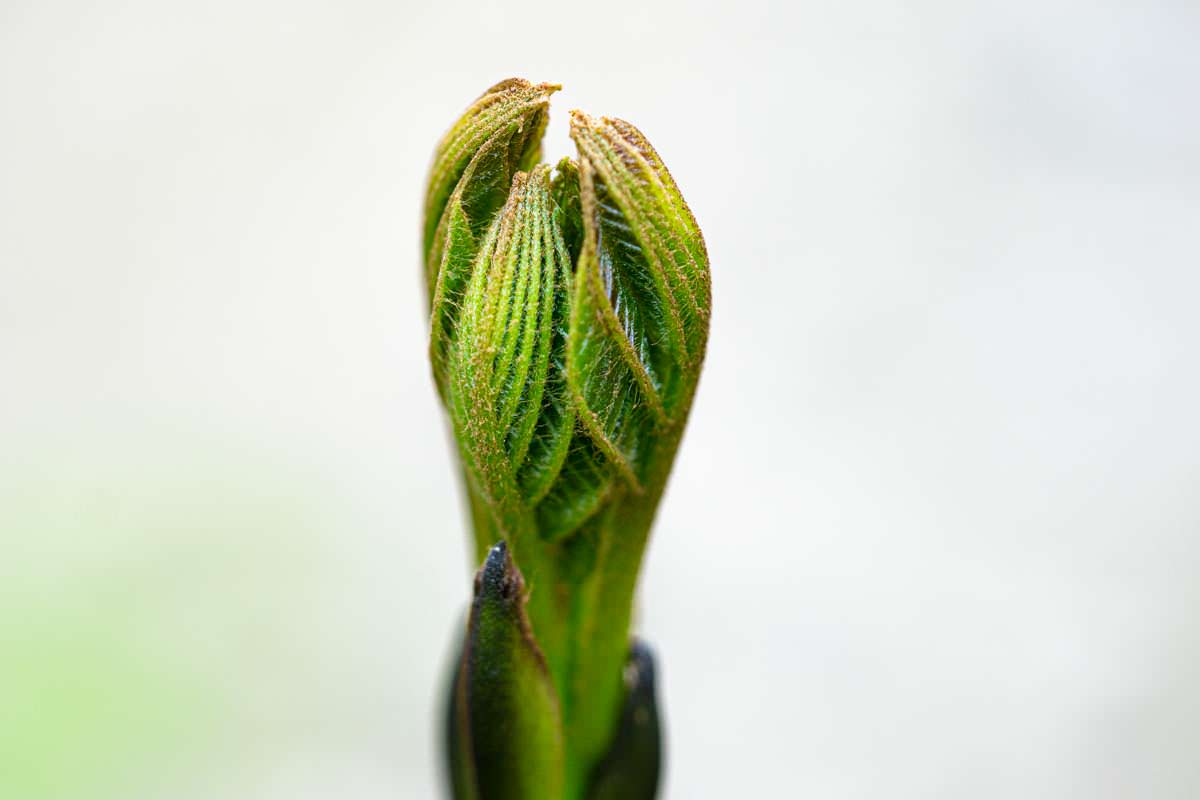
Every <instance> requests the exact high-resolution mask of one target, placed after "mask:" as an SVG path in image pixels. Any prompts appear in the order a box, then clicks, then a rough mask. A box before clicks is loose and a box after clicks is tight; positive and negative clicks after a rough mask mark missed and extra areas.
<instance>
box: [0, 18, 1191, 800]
mask: <svg viewBox="0 0 1200 800" xmlns="http://www.w3.org/2000/svg"><path fill="white" fill-rule="evenodd" d="M1197 37H1200V7H1198V6H1197V5H1196V4H1195V3H1192V2H1183V1H1180V2H1169V1H1167V0H1163V1H1162V2H1148V3H1138V4H1133V3H1095V2H1060V1H1059V0H1041V1H1040V2H1036V3H1034V2H1022V1H1020V0H1018V2H984V3H957V2H940V3H939V2H922V3H912V4H892V3H872V2H863V3H809V2H796V3H783V2H766V1H765V0H743V1H742V2H738V3H731V4H727V5H718V4H712V3H704V2H664V3H641V2H630V3H628V4H626V5H619V4H618V5H613V4H597V3H591V4H589V3H575V4H563V3H550V2H540V3H539V2H508V3H500V2H491V3H488V2H484V3H472V4H458V3H454V2H428V3H421V4H414V3H411V2H405V1H404V0H402V1H401V2H338V3H334V2H303V1H302V2H287V3H285V2H282V1H281V0H239V2H229V1H228V0H217V2H211V3H204V4H192V3H162V2H150V1H149V0H133V1H132V2H126V1H125V0H113V1H112V2H106V3H90V2H57V1H55V0H39V1H38V2H32V0H6V2H4V3H3V4H2V6H0V144H2V145H3V146H2V147H0V278H2V284H0V285H2V287H3V289H2V291H0V545H2V550H0V552H2V553H3V555H2V556H0V797H4V798H11V800H50V799H51V798H53V799H54V800H95V799H96V798H120V799H121V800H131V799H132V800H159V799H161V800H190V799H191V798H196V799H197V800H199V799H200V798H205V799H206V800H207V798H214V797H222V798H231V799H233V800H243V799H244V800H258V799H259V798H262V799H263V800H275V799H276V798H278V799H279V800H307V799H308V798H314V799H315V798H328V797H333V796H336V797H341V798H352V799H353V800H384V799H385V798H388V799H390V800H394V798H427V797H435V796H438V794H437V793H438V788H439V783H438V779H439V775H438V769H437V763H438V762H437V750H436V746H435V738H434V730H435V727H434V716H435V713H436V711H437V708H438V706H439V704H440V693H441V685H442V682H443V677H444V672H445V667H446V661H447V651H448V647H449V642H450V637H451V631H452V629H453V628H454V626H455V624H456V622H457V620H458V615H459V614H460V612H461V610H462V609H463V607H464V604H465V603H466V601H467V598H468V595H469V591H470V582H469V581H470V574H471V569H472V565H471V564H470V563H469V561H468V556H467V540H466V534H465V527H464V526H465V523H464V519H463V513H462V509H461V498H460V494H459V490H458V487H457V485H456V476H455V468H454V466H453V464H452V461H451V459H450V451H449V438H448V434H447V429H446V424H445V421H444V419H443V416H442V412H441V410H440V408H439V406H438V404H437V402H436V397H435V392H434V389H433V386H432V382H431V379H430V376H429V368H428V365H427V361H426V352H425V335H426V321H425V308H424V303H423V298H422V295H421V289H420V277H419V266H418V260H419V255H418V250H419V243H418V236H417V233H418V224H419V210H420V207H421V206H420V204H421V196H422V190H423V189H422V183H423V180H424V177H425V170H426V168H427V166H428V163H429V159H430V155H431V152H432V148H433V146H434V144H435V142H436V141H437V139H438V137H439V136H440V135H441V134H442V132H443V131H444V130H445V128H446V127H447V126H448V125H449V124H450V123H451V122H452V120H453V119H454V118H455V117H456V115H457V114H458V113H459V112H460V111H461V110H462V109H463V108H464V107H465V106H466V105H467V104H468V103H469V102H470V101H471V100H472V99H473V98H475V97H476V96H477V95H478V94H479V93H480V92H481V91H483V89H485V88H486V87H487V86H489V85H490V84H491V83H493V82H494V81H496V80H498V79H500V78H504V77H507V76H510V75H521V76H525V77H528V78H530V79H533V80H537V81H542V80H545V81H558V82H561V83H563V84H564V87H565V88H564V91H563V92H561V93H560V94H559V95H557V96H556V97H555V98H554V102H553V106H552V121H551V125H550V129H549V131H548V134H547V139H546V156H547V158H548V159H549V160H551V161H553V160H555V159H557V158H558V157H559V156H561V155H564V154H567V153H570V152H571V146H570V143H569V140H568V138H567V135H566V112H567V110H568V109H570V108H573V107H582V108H584V109H586V110H588V111H589V112H592V113H596V114H610V115H616V116H620V117H623V118H626V119H629V120H632V121H634V122H635V123H636V124H637V125H638V126H639V127H641V128H642V129H643V130H644V131H645V132H646V134H647V135H648V136H649V138H650V139H651V141H653V142H654V144H655V145H656V146H657V148H658V149H659V150H660V151H661V153H662V154H663V155H664V157H665V160H666V161H667V163H668V164H669V165H670V167H671V169H672V171H673V173H674V175H675V177H676V179H677V180H678V182H679V183H680V185H681V187H682V189H683V191H684V194H685V196H686V197H687V199H688V201H689V203H690V205H691V207H692V209H693V211H694V212H695V214H696V216H697V218H698V219H699V221H700V223H701V225H702V227H703V229H704V231H705V234H706V237H707V240H708V246H709V250H710V254H711V258H712V269H713V285H714V317H713V328H712V338H711V345H710V351H709V359H708V364H707V368H706V371H705V374H704V378H703V379H702V381H701V385H700V391H699V394H698V398H697V403H696V405H695V409H694V412H693V415H692V422H691V425H690V428H689V432H688V435H687V437H686V439H685V442H684V446H683V449H682V451H681V452H680V454H679V459H678V462H677V467H676V469H675V473H674V476H673V479H672V482H671V485H670V487H669V490H668V494H667V497H666V499H665V502H664V504H663V506H662V509H661V513H660V516H659V522H658V525H657V529H656V532H655V535H654V537H653V540H652V543H651V548H650V551H649V555H648V559H647V562H646V565H645V570H644V573H643V581H642V591H641V601H640V609H641V610H640V613H639V623H638V624H639V630H640V632H641V634H642V635H643V636H644V637H645V638H647V639H649V640H650V641H651V642H653V643H654V644H655V645H656V647H657V649H658V652H659V656H660V658H661V661H662V667H661V669H662V678H663V685H662V690H663V702H664V704H665V707H666V714H667V719H668V725H669V729H668V735H669V743H668V747H669V766H668V776H667V786H666V792H665V797H667V798H670V799H671V800H694V799H696V798H728V797H734V796H737V797H747V798H768V797H770V798H790V797H813V798H823V799H838V798H846V799H851V798H854V799H858V798H862V799H864V800H865V799H866V798H878V797H889V798H922V799H924V798H955V800H957V799H958V798H962V797H971V798H977V799H988V798H997V799H999V798H1006V799H1007V798H1022V800H1036V799H1038V798H1048V799H1049V798H1054V799H1055V800H1058V799H1059V798H1079V799H1080V800H1083V799H1084V798H1087V800H1097V799H1099V800H1105V799H1106V798H1139V800H1140V799H1141V798H1155V799H1156V800H1176V799H1178V800H1184V799H1185V798H1186V799H1187V800H1191V799H1192V798H1196V797H1198V796H1200V759H1198V758H1197V757H1196V743H1197V741H1198V737H1200V686H1198V685H1197V683H1196V677H1197V675H1198V674H1200V611H1198V609H1200V580H1198V578H1200V537H1198V536H1197V534H1198V532H1200V489H1198V485H1200V422H1198V421H1197V409H1198V408H1200V372H1198V370H1197V348H1198V346H1200V321H1198V319H1197V312H1196V305H1197V297H1198V296H1200V277H1198V269H1197V267H1198V266H1200V145H1198V142H1200V105H1198V104H1197V95H1196V91H1197V85H1198V83H1197V80H1198V78H1200V48H1198V47H1197V44H1196V43H1197V40H1198V39H1197Z"/></svg>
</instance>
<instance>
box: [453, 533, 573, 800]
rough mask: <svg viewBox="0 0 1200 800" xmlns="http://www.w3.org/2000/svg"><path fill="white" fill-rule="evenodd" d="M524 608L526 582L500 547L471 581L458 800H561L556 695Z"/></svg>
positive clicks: (459, 703)
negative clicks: (472, 597)
mask: <svg viewBox="0 0 1200 800" xmlns="http://www.w3.org/2000/svg"><path fill="white" fill-rule="evenodd" d="M524 605H525V584H524V581H523V580H522V578H521V573H520V571H519V570H518V569H517V568H516V566H515V565H514V564H513V561H512V558H511V556H510V554H509V552H508V549H507V547H506V546H505V544H504V543H503V542H501V543H500V544H498V545H496V547H494V548H492V550H491V552H490V553H489V554H488V557H487V560H486V561H485V562H484V565H483V567H482V568H481V569H480V570H479V573H478V574H477V575H476V577H475V601H474V603H473V604H472V607H471V619H470V623H469V626H468V629H467V640H466V646H465V648H464V651H463V658H462V665H461V667H460V672H459V678H458V682H459V683H458V696H457V698H456V702H455V704H454V705H455V706H456V714H457V718H458V724H459V736H458V748H459V750H458V751H459V752H460V753H462V754H464V755H465V756H467V757H466V758H464V760H465V761H467V762H468V763H469V767H468V770H467V775H468V777H467V778H466V779H460V780H458V781H456V785H458V786H460V787H461V788H462V790H465V791H464V792H463V794H461V795H460V800H465V799H466V798H471V799H473V798H478V800H532V798H547V799H548V800H549V799H550V798H559V797H562V793H563V765H564V761H563V759H564V756H563V735H562V726H561V722H560V717H559V708H558V697H557V695H556V694H555V691H554V687H553V685H552V684H551V682H550V677H549V674H548V673H547V670H546V662H545V659H544V658H543V657H542V653H541V651H540V650H539V649H538V646H537V643H536V642H535V641H534V638H533V632H532V631H531V630H530V627H529V620H528V619H527V618H526V616H525V610H524ZM460 774H461V773H460Z"/></svg>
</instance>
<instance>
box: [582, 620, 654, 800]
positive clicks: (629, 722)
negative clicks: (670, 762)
mask: <svg viewBox="0 0 1200 800" xmlns="http://www.w3.org/2000/svg"><path fill="white" fill-rule="evenodd" d="M655 683H656V677H655V669H654V656H653V655H652V654H651V652H650V649H649V648H648V647H647V646H646V645H645V644H643V643H642V642H640V641H638V640H636V639H635V640H634V642H633V645H632V646H631V647H630V650H629V660H628V661H627V662H626V663H625V702H624V705H623V706H622V707H621V720H620V722H618V723H617V735H616V737H615V738H614V739H613V744H612V748H611V749H610V750H609V751H608V754H607V755H606V756H605V757H604V760H603V761H601V762H600V763H599V764H598V765H597V766H596V769H595V771H594V772H593V774H592V781H591V785H590V786H589V788H588V795H587V800H654V797H655V795H656V794H657V793H658V781H659V772H660V768H661V764H662V731H661V727H660V722H659V715H658V698H657V687H656V685H655Z"/></svg>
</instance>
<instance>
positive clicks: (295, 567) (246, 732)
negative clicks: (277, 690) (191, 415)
mask: <svg viewBox="0 0 1200 800" xmlns="http://www.w3.org/2000/svg"><path fill="white" fill-rule="evenodd" d="M135 450H136V448H135ZM93 452H96V453H108V454H109V457H110V462H109V463H107V464H104V465H99V464H94V463H93V464H88V463H84V462H83V461H81V460H79V459H78V456H77V455H76V456H72V455H71V454H60V456H59V459H57V460H44V462H43V464H42V466H43V467H44V468H41V469H39V468H38V467H37V466H34V465H33V464H32V463H31V461H28V460H27V461H25V462H24V463H23V464H22V467H23V468H22V469H21V470H17V469H15V468H14V469H12V470H11V471H10V470H8V469H5V470H4V471H3V473H0V485H2V486H3V487H4V488H3V490H2V491H0V530H2V531H4V533H5V536H4V547H5V550H6V551H7V552H8V556H6V558H5V562H6V563H5V566H4V567H3V572H4V580H3V586H2V588H0V797H2V798H19V799H20V800H51V798H54V800H71V799H73V798H79V799H80V800H93V799H94V798H106V797H114V798H116V797H122V798H127V797H131V796H135V795H138V796H141V795H146V794H154V793H155V792H156V790H160V789H162V788H163V787H169V786H171V785H172V784H175V783H177V782H180V781H184V782H186V781H187V780H188V777H187V776H189V775H191V776H196V775H203V774H206V773H207V772H209V767H211V766H212V765H211V764H210V763H209V762H211V761H213V760H214V759H221V758H229V757H231V755H232V753H234V752H236V751H238V750H240V749H243V748H245V747H249V746H252V744H253V741H252V739H253V735H252V732H253V730H254V728H255V724H256V723H255V721H254V715H255V714H256V713H258V714H260V715H261V709H260V710H258V711H257V712H256V710H255V709H254V707H253V706H252V705H247V704H245V703H244V702H242V700H244V694H245V692H246V691H247V690H250V691H253V690H254V688H255V687H256V686H257V681H258V680H259V678H260V677H261V675H256V673H263V672H269V671H270V670H271V669H273V668H274V666H275V665H276V664H277V663H278V660H279V656H280V654H279V649H278V644H279V642H278V639H275V640H274V644H272V634H271V630H270V629H271V628H275V627H278V628H282V629H287V628H288V627H289V626H288V623H287V621H286V619H285V617H286V607H287V605H288V604H289V597H292V596H294V587H296V586H297V585H298V583H297V582H298V581H301V582H302V578H303V574H304V564H305V563H312V560H311V559H310V558H308V556H307V555H306V554H305V553H306V547H307V546H308V543H309V542H310V541H311V539H310V536H309V533H310V532H311V529H312V526H313V522H312V520H313V519H314V517H315V516H318V515H314V514H313V513H312V512H311V506H312V503H311V502H309V501H306V500H302V499H300V498H302V497H304V495H305V491H304V488H303V487H302V486H288V485H274V486H272V482H273V481H278V480H279V470H278V469H277V466H278V465H271V464H269V463H260V464H258V467H259V469H258V470H255V469H254V467H253V465H254V463H255V462H254V461H253V460H252V461H250V462H249V463H247V462H246V461H244V460H242V461H239V460H237V459H231V458H226V457H224V456H221V455H217V456H216V457H215V458H214V459H213V460H211V461H210V462H209V463H204V462H203V458H201V459H200V462H199V463H198V462H197V461H195V460H193V461H191V462H190V463H187V464H180V463H171V461H170V460H169V459H167V460H158V459H155V458H154V457H153V453H152V452H145V451H143V452H142V453H140V456H141V460H140V461H139V459H138V457H137V456H135V457H133V458H131V457H130V455H129V453H128V452H126V453H124V454H122V455H120V456H116V455H115V454H114V453H113V450H112V448H111V447H109V446H105V445H101V444H100V443H97V444H96V446H95V448H94V450H93ZM160 455H161V454H160ZM189 455H190V456H191V457H192V458H195V457H196V455H197V453H196V452H195V451H193V452H191V453H189ZM73 460H74V463H73ZM14 466H15V462H14ZM306 507H307V510H305V509H306ZM247 677H249V679H250V686H249V687H247V686H244V685H239V683H238V681H239V680H241V679H245V678H247ZM281 679H284V680H286V678H282V677H281ZM261 723H262V720H259V723H258V726H259V727H261ZM239 732H241V733H242V735H243V736H244V737H245V738H244V739H241V740H239V738H238V733H239ZM231 734H233V737H232V738H230V735H231ZM234 766H235V765H234V764H229V763H227V764H225V766H224V769H226V770H228V769H231V768H233V767H234Z"/></svg>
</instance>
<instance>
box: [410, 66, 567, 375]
mask: <svg viewBox="0 0 1200 800" xmlns="http://www.w3.org/2000/svg"><path fill="white" fill-rule="evenodd" d="M558 88H559V87H557V86H554V85H551V84H546V83H542V84H537V85H534V84H531V83H530V82H529V81H526V80H523V79H521V78H511V79H509V80H506V81H501V82H500V83H498V84H496V85H495V86H493V87H492V88H490V89H488V90H487V91H486V92H484V93H483V95H482V96H481V97H480V98H479V99H478V100H476V101H475V103H474V104H472V105H471V107H470V108H468V109H467V111H466V112H465V113H464V114H463V115H462V117H460V118H459V120H458V122H456V123H455V124H454V126H453V127H451V128H450V130H449V131H448V132H447V133H446V135H445V136H444V137H443V138H442V141H441V142H440V143H439V144H438V147H437V150H436V152H435V155H434V160H433V166H432V168H431V169H430V173H429V182H428V186H427V189H426V193H425V223H424V230H423V250H422V252H423V253H424V262H425V282H426V287H427V289H428V292H429V303H430V310H431V331H430V354H431V356H432V359H433V368H434V376H435V377H436V379H437V383H438V389H439V391H441V392H442V393H443V395H444V394H445V383H446V376H445V359H446V355H447V349H448V346H449V343H450V341H451V340H452V338H453V335H454V327H455V323H456V319H457V314H458V308H459V305H460V304H461V299H462V293H463V290H464V289H465V287H466V284H467V281H468V279H469V278H470V266H471V263H472V261H473V259H474V256H475V251H476V249H477V248H478V245H479V239H480V238H481V237H482V235H483V233H484V231H486V230H487V229H488V227H489V226H490V225H491V223H492V218H493V217H494V216H495V214H496V212H497V210H499V208H500V207H501V206H503V205H504V201H505V199H506V198H507V196H508V191H509V186H510V184H511V183H512V178H513V175H514V174H516V173H517V172H518V171H520V170H527V169H530V168H531V167H532V166H533V165H534V164H536V163H537V161H538V158H539V156H540V154H541V140H542V134H543V132H544V131H545V128H546V121H547V118H548V114H549V111H548V108H549V98H550V95H551V94H553V93H554V92H555V91H557V89H558Z"/></svg>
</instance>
